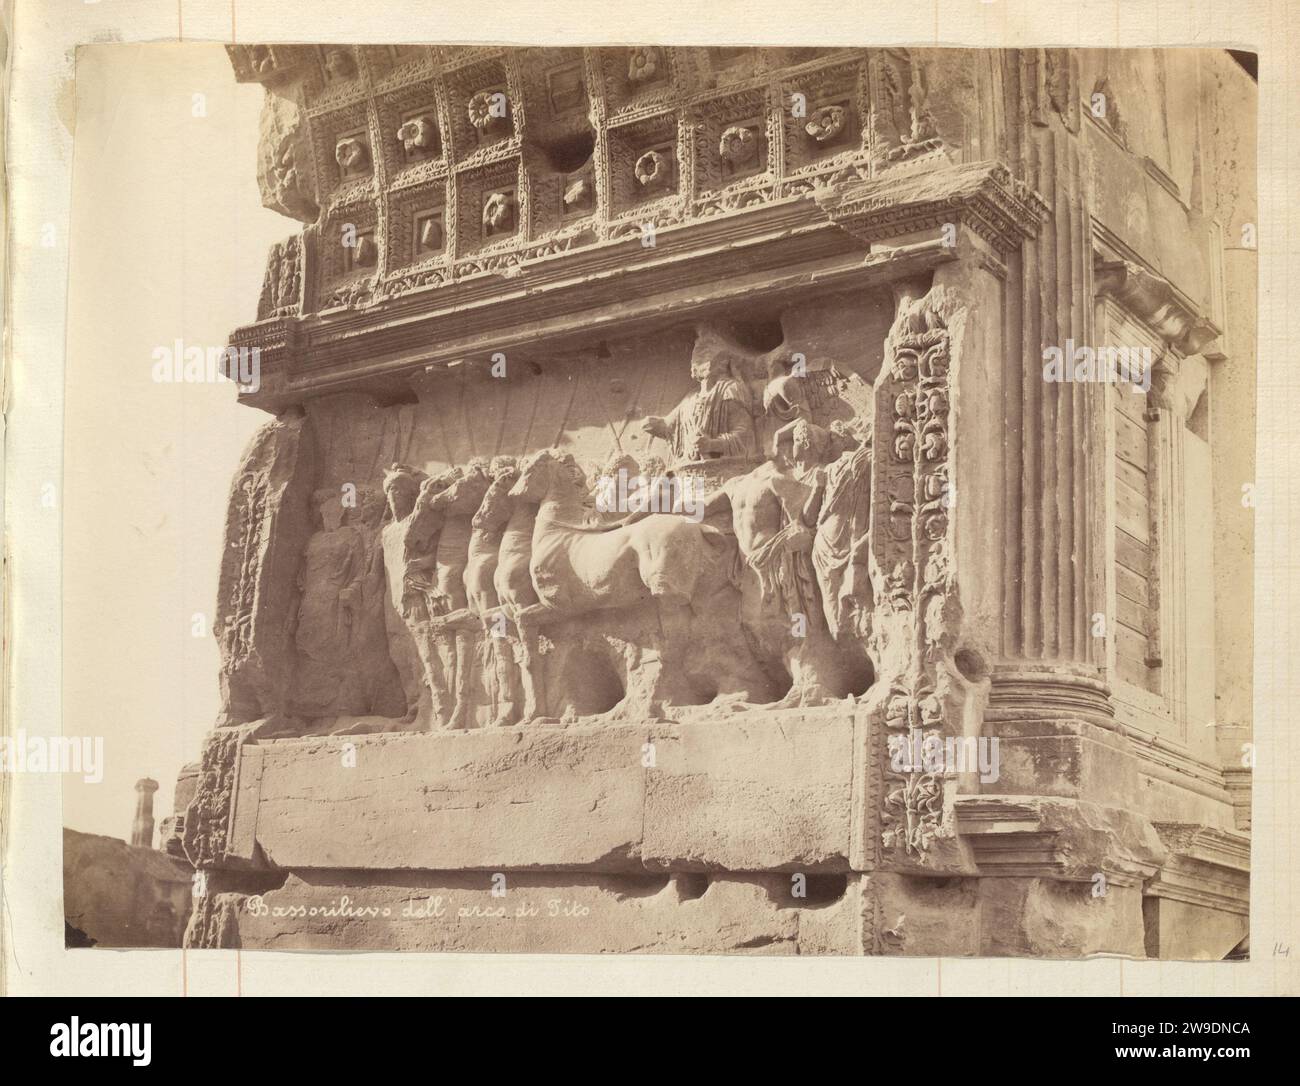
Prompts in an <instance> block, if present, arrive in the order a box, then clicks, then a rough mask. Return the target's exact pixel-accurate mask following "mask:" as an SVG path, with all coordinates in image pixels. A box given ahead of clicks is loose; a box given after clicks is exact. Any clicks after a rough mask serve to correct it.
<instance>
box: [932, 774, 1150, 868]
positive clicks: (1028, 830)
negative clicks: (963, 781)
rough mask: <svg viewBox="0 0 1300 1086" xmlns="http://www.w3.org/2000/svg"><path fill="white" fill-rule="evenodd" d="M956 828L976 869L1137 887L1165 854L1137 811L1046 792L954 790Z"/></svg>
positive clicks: (1147, 823) (1147, 824) (1148, 825)
mask: <svg viewBox="0 0 1300 1086" xmlns="http://www.w3.org/2000/svg"><path fill="white" fill-rule="evenodd" d="M955 807H956V823H957V830H958V832H959V833H960V834H961V838H962V841H963V842H964V843H966V844H967V845H968V846H969V847H970V850H971V855H972V857H973V858H974V861H975V864H976V867H977V868H978V871H979V874H981V875H995V876H1015V877H1021V878H1025V877H1030V878H1032V877H1042V878H1053V879H1067V880H1072V881H1078V882H1093V883H1094V884H1095V883H1096V881H1097V880H1096V877H1097V876H1098V875H1102V876H1104V877H1105V879H1106V881H1107V882H1109V883H1113V884H1114V885H1116V886H1141V885H1142V884H1143V883H1144V882H1145V881H1146V880H1147V879H1150V878H1151V877H1152V876H1153V875H1154V874H1155V873H1156V872H1157V870H1159V869H1160V866H1161V865H1162V864H1163V863H1164V862H1165V860H1166V851H1165V846H1164V845H1163V844H1162V842H1161V839H1160V837H1159V836H1157V834H1156V831H1155V829H1153V828H1152V826H1151V824H1150V823H1149V822H1147V821H1146V819H1144V818H1142V817H1141V816H1139V815H1136V814H1133V813H1131V812H1129V811H1124V810H1120V809H1119V808H1113V807H1100V806H1098V805H1097V804H1095V803H1087V802H1084V801H1082V800H1073V799H1058V798H1055V797H1047V796H990V795H971V796H958V797H957V800H956V803H955Z"/></svg>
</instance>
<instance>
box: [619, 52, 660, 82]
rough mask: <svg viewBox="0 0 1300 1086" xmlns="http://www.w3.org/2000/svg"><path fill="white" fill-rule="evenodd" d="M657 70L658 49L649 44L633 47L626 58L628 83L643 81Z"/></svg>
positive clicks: (651, 76)
mask: <svg viewBox="0 0 1300 1086" xmlns="http://www.w3.org/2000/svg"><path fill="white" fill-rule="evenodd" d="M658 71H659V50H658V49H655V48H653V47H651V46H645V47H642V48H640V49H633V50H632V52H631V54H629V56H628V58H627V79H628V82H629V83H645V82H646V81H647V80H650V79H653V78H654V77H655V75H656V74H657V73H658Z"/></svg>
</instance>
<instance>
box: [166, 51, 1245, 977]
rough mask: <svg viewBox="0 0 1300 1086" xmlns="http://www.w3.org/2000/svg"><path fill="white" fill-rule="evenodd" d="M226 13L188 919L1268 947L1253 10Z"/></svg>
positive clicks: (759, 940) (1172, 952)
mask: <svg viewBox="0 0 1300 1086" xmlns="http://www.w3.org/2000/svg"><path fill="white" fill-rule="evenodd" d="M230 55H231V60H232V62H233V65H234V69H235V73H236V75H237V78H238V79H240V80H241V81H254V82H258V83H261V84H262V85H263V86H264V87H265V91H266V101H265V107H264V111H263V117H262V126H261V135H260V142H259V144H258V145H257V147H255V148H254V147H251V146H250V147H249V148H248V156H249V164H250V165H253V164H255V167H256V170H257V177H258V181H259V184H260V188H261V193H262V197H263V201H264V202H265V203H266V205H267V206H268V207H271V208H274V209H275V210H277V211H280V212H282V213H283V214H284V215H285V216H287V217H288V218H289V219H292V220H297V221H298V223H299V224H300V226H299V227H298V228H296V230H295V232H294V233H292V235H291V236H289V237H288V238H287V240H285V241H284V242H283V243H281V244H279V245H277V246H276V247H275V248H274V249H273V251H272V252H271V253H270V256H269V259H268V263H267V268H266V277H265V283H264V287H263V290H262V295H261V300H260V303H259V305H258V310H257V313H256V314H255V319H253V320H251V322H250V323H249V324H247V325H246V326H244V327H241V328H239V329H237V330H236V331H235V332H234V333H233V336H232V338H231V345H232V346H233V347H235V348H238V349H240V350H246V351H253V350H254V349H255V350H256V351H257V352H258V358H259V359H260V376H259V380H258V381H257V382H256V383H255V384H249V385H247V386H246V387H244V388H243V389H242V390H241V393H240V399H241V401H242V403H243V404H244V405H246V409H255V410H260V411H264V412H266V413H267V422H266V424H265V426H264V427H263V428H262V429H261V430H260V432H259V433H258V434H257V436H256V438H255V439H254V441H253V443H252V444H251V446H250V447H249V448H248V450H247V452H246V454H245V455H244V458H243V461H242V463H240V464H239V465H238V467H237V469H236V471H235V474H234V479H233V484H232V487H231V492H230V505H229V514H228V520H227V527H226V537H225V541H224V546H223V548H222V550H221V563H222V564H221V578H220V598H219V601H218V616H217V619H218V621H217V636H218V638H219V641H220V648H221V661H222V663H221V667H222V693H223V706H222V711H221V715H220V718H219V719H218V720H217V722H216V724H215V726H214V728H213V729H212V731H211V733H210V735H209V737H208V739H207V741H206V744H205V746H204V748H203V750H202V752H201V760H200V761H198V762H197V763H196V764H195V765H194V766H192V767H191V768H190V769H189V770H188V771H187V772H186V773H185V774H183V776H182V779H181V780H180V782H179V783H178V789H177V792H178V811H179V812H180V813H179V815H178V817H177V818H176V819H175V821H174V822H173V824H172V826H171V838H170V841H169V844H168V847H169V848H170V849H171V850H173V851H175V852H179V853H183V854H184V855H185V856H186V857H188V858H189V860H190V861H191V862H192V863H193V864H194V865H195V867H196V868H198V869H201V870H202V871H203V872H204V873H205V876H206V877H205V879H204V880H203V884H204V888H205V892H204V895H203V896H201V897H200V898H198V900H197V901H196V906H195V912H194V916H193V918H192V920H191V922H190V926H189V931H188V935H187V940H188V943H189V945H191V946H239V947H244V948H276V949H285V948H370V949H428V950H472V951H482V950H502V951H520V950H535V951H550V952H554V951H574V952H620V951H623V952H627V951H639V952H669V951H681V952H758V953H782V952H785V953H802V954H810V953H812V954H817V953H825V954H911V955H934V954H942V955H986V954H1006V955H1043V956H1065V957H1079V956H1086V955H1091V954H1102V953H1112V954H1120V955H1129V956H1135V957H1192V958H1223V957H1225V956H1228V955H1230V954H1238V955H1239V954H1242V953H1244V952H1245V946H1244V939H1245V936H1246V914H1247V890H1248V871H1247V866H1248V865H1247V860H1248V855H1249V848H1248V837H1247V831H1248V829H1249V824H1250V822H1249V819H1250V808H1249V782H1250V764H1251V761H1250V758H1249V750H1250V732H1249V728H1250V696H1251V692H1250V660H1251V626H1250V613H1249V612H1250V598H1251V589H1250V585H1251V535H1250V513H1249V509H1247V508H1243V502H1242V495H1243V487H1247V486H1248V485H1249V483H1250V480H1251V478H1252V471H1253V442H1254V429H1253V395H1254V378H1253V372H1254V349H1255V333H1254V322H1253V305H1254V266H1253V262H1252V260H1253V254H1252V253H1251V252H1249V246H1243V245H1242V243H1241V240H1240V233H1241V231H1242V230H1243V227H1244V226H1245V225H1247V224H1253V221H1254V192H1253V187H1252V186H1253V183H1254V177H1253V168H1252V167H1248V166H1244V165H1243V163H1248V162H1250V161H1252V160H1253V144H1250V143H1249V142H1247V141H1249V139H1251V138H1252V137H1250V135H1249V133H1250V132H1251V131H1253V125H1254V120H1253V116H1254V114H1253V101H1254V97H1253V95H1254V85H1253V83H1252V82H1251V80H1250V77H1249V76H1248V75H1247V74H1246V73H1245V72H1244V71H1243V70H1242V69H1241V68H1240V67H1238V66H1237V65H1236V63H1235V62H1234V61H1233V59H1232V58H1231V57H1230V56H1229V55H1228V54H1227V53H1224V52H1220V51H1210V50H1206V51H1187V52H1178V51H1167V52H1154V51H1149V52H1142V53H1136V52H1134V53H1123V52H1078V51H1067V50H1058V49H1027V50H1002V51H983V52H981V51H959V50H917V49H903V48H896V49H895V48H891V49H817V48H782V49H742V48H707V47H700V48H660V47H651V46H643V47H619V48H612V47H611V48H588V49H578V48H474V47H454V48H453V47H438V46H428V45H418V46H416V45H412V46H391V45H382V46H307V45H284V46H282V45H250V46H244V45H240V46H232V47H230ZM253 316H254V315H253V314H250V317H253ZM1116 360H1118V362H1119V363H1121V364H1120V365H1118V366H1117V365H1115V364H1114V363H1115V362H1116ZM214 545H215V541H214ZM1243 752H1245V753H1244V754H1243ZM196 753H197V752H196Z"/></svg>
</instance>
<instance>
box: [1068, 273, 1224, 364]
mask: <svg viewBox="0 0 1300 1086" xmlns="http://www.w3.org/2000/svg"><path fill="white" fill-rule="evenodd" d="M1093 274H1094V277H1095V279H1094V281H1095V284H1096V289H1097V293H1098V294H1100V295H1103V296H1105V297H1109V298H1113V299H1114V300H1115V301H1116V303H1118V304H1119V305H1121V306H1122V307H1123V308H1125V309H1127V310H1128V311H1129V312H1130V313H1133V314H1134V315H1136V316H1137V317H1139V318H1141V319H1142V320H1143V321H1144V322H1146V323H1147V324H1148V325H1150V326H1151V327H1152V328H1153V329H1155V331H1156V332H1157V333H1158V334H1159V335H1160V336H1161V337H1162V338H1163V339H1165V341H1166V342H1168V343H1169V345H1170V346H1172V347H1174V348H1176V349H1177V350H1178V351H1179V352H1180V353H1182V354H1184V355H1189V354H1196V353H1197V352H1199V351H1200V349H1201V348H1202V347H1204V346H1205V345H1206V344H1208V343H1210V342H1211V341H1212V340H1214V339H1215V338H1217V337H1218V336H1219V335H1221V334H1222V332H1221V329H1219V328H1218V326H1217V325H1215V324H1214V322H1213V321H1211V320H1210V319H1209V318H1207V317H1203V316H1201V314H1200V313H1199V312H1198V310H1197V309H1196V307H1195V305H1194V304H1193V303H1192V302H1191V300H1190V299H1189V298H1188V297H1187V296H1186V295H1185V294H1183V293H1182V292H1181V291H1180V290H1179V289H1178V288H1177V287H1175V286H1174V285H1173V284H1172V283H1171V282H1170V281H1169V280H1168V279H1166V278H1164V277H1163V276H1160V275H1157V274H1156V273H1155V272H1153V271H1151V270H1150V269H1149V268H1146V267H1143V266H1142V265H1141V264H1137V263H1135V262H1134V261H1131V260H1123V259H1115V260H1108V259H1106V258H1105V257H1102V256H1098V258H1097V259H1096V261H1095V263H1094V264H1093Z"/></svg>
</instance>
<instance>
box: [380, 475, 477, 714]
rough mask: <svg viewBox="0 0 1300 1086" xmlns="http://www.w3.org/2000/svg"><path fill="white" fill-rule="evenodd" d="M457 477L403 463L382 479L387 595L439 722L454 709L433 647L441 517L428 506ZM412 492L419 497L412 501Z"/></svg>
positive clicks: (439, 607)
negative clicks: (431, 474)
mask: <svg viewBox="0 0 1300 1086" xmlns="http://www.w3.org/2000/svg"><path fill="white" fill-rule="evenodd" d="M458 478H460V470H459V469H458V468H448V469H447V470H446V471H444V472H442V473H441V474H439V475H436V476H434V477H432V478H429V477H428V476H426V475H425V474H424V473H423V472H418V471H416V470H415V469H414V468H409V467H405V466H404V465H401V464H394V465H393V466H392V467H391V468H389V469H388V471H387V472H386V473H385V475H384V492H385V494H386V495H387V496H388V502H389V516H390V517H391V518H392V519H391V520H390V521H389V523H387V524H386V525H385V526H384V529H383V532H382V540H383V547H384V568H385V570H386V574H387V578H388V588H389V597H390V598H391V600H392V602H393V607H394V608H395V609H396V611H397V613H398V615H399V616H400V617H401V619H402V621H403V622H405V623H406V626H407V628H408V629H409V630H410V632H411V636H412V637H413V638H414V640H415V645H416V649H417V651H418V652H419V655H420V662H421V664H422V665H423V671H424V683H425V686H426V688H427V690H428V693H429V698H430V711H431V716H432V718H433V721H436V722H437V723H438V724H442V723H444V722H446V721H447V720H448V719H450V716H451V708H452V707H451V704H450V701H451V697H450V695H451V690H450V685H449V683H448V676H447V673H446V667H445V665H444V663H443V661H442V658H441V656H440V655H439V653H438V652H437V651H436V648H435V646H434V644H433V630H432V620H433V619H434V618H435V617H436V616H437V615H438V614H440V612H441V610H442V607H441V606H440V604H439V601H438V588H437V578H436V566H437V557H438V537H439V535H440V534H441V532H442V522H443V515H442V513H441V512H440V511H438V510H436V509H432V508H431V507H430V506H431V503H432V501H433V499H434V498H435V497H436V496H437V495H438V494H441V493H442V492H443V491H444V490H446V489H447V488H448V487H449V486H451V485H452V484H453V483H454V482H455V481H456V480H457V479H458ZM413 488H414V489H415V491H416V493H415V496H414V497H413V498H412V497H411V490H412V489H413ZM398 666H399V667H401V666H402V665H401V664H399V665H398ZM408 701H409V698H408ZM409 711H410V707H409V704H408V712H409Z"/></svg>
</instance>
